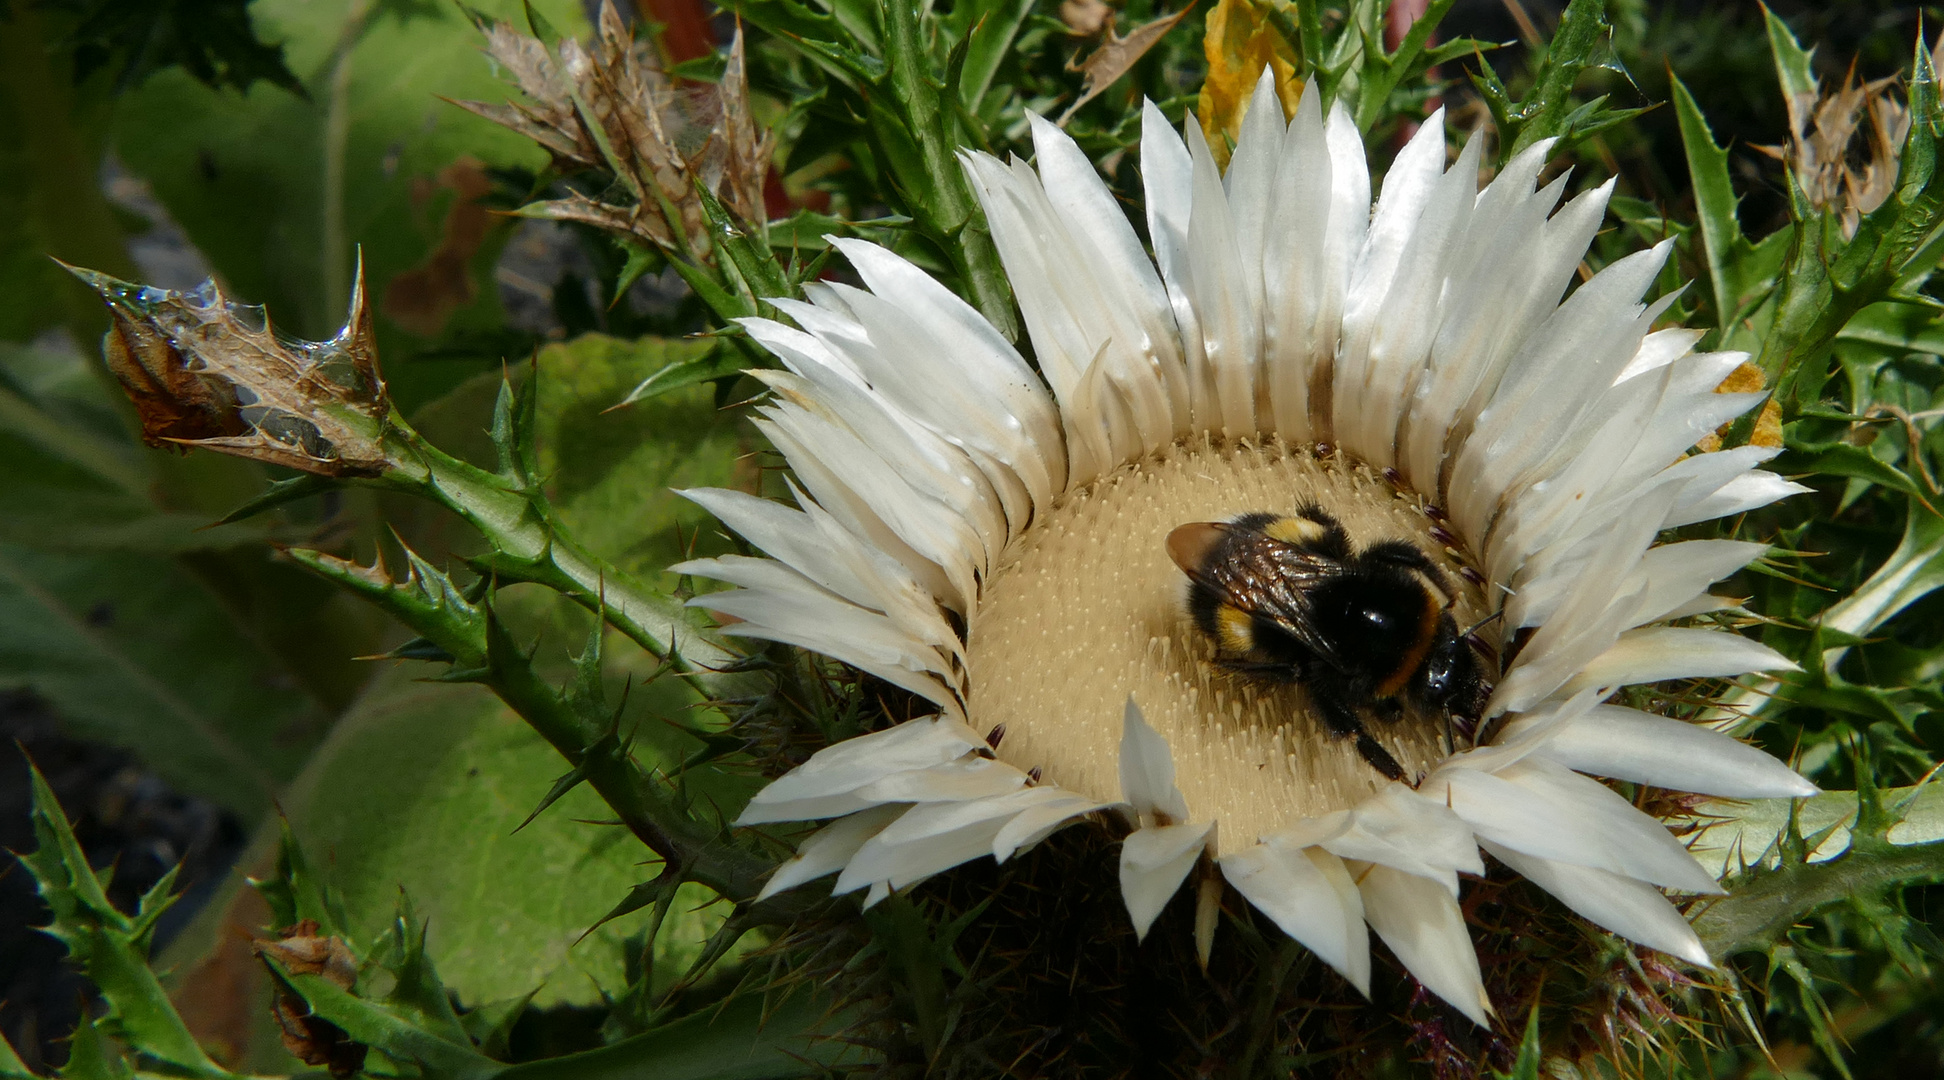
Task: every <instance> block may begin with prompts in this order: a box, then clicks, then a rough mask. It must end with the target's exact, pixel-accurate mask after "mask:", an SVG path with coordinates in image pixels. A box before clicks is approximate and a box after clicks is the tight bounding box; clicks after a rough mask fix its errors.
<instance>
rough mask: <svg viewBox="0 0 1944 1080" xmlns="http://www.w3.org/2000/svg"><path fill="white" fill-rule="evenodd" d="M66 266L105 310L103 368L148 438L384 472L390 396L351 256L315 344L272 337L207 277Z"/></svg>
mask: <svg viewBox="0 0 1944 1080" xmlns="http://www.w3.org/2000/svg"><path fill="white" fill-rule="evenodd" d="M62 265H64V266H65V265H66V264H62ZM67 269H68V270H69V272H71V273H73V274H74V275H75V276H76V277H78V278H80V279H81V280H82V281H83V282H86V283H87V284H88V285H90V286H92V287H93V288H94V289H95V291H96V292H98V293H100V294H101V297H102V299H104V300H106V301H107V303H108V307H109V310H110V311H111V312H112V313H113V315H114V319H115V325H114V328H113V329H112V330H111V331H110V332H109V333H108V335H107V338H106V339H105V341H104V351H105V353H106V357H107V361H108V366H109V369H110V370H111V371H113V372H114V375H115V377H116V379H118V380H119V381H120V382H121V384H122V388H123V390H125V391H126V392H127V394H128V396H129V399H130V400H131V401H133V402H134V404H135V409H136V412H137V414H138V415H139V416H140V417H141V421H142V439H143V441H144V442H147V443H148V444H149V445H150V446H179V447H180V446H201V447H206V448H208V449H211V450H217V451H220V452H222V453H227V454H235V455H237V456H239V457H247V458H253V459H255V460H257V461H263V462H268V463H270V464H273V465H284V466H288V467H290V468H293V469H300V470H302V471H304V472H309V473H317V474H320V475H324V476H375V475H377V474H379V473H382V472H384V471H385V469H386V467H387V461H386V457H385V452H384V448H383V446H382V444H381V442H380V439H379V433H380V431H381V430H382V427H383V423H384V421H385V417H386V415H387V413H388V412H389V410H390V403H389V401H388V399H387V397H386V394H385V383H384V379H383V378H382V377H381V376H380V374H379V371H378V353H377V345H376V343H375V341H374V339H373V337H372V330H371V313H370V310H369V309H368V308H367V307H366V304H365V292H364V268H363V265H362V264H360V266H359V268H358V279H357V281H356V283H355V284H354V286H353V288H352V297H351V312H350V317H349V318H348V319H347V321H346V323H345V326H344V329H343V330H341V331H339V333H338V335H337V336H336V337H335V338H332V339H331V340H329V341H316V342H310V341H289V342H286V341H284V340H282V339H280V338H279V337H278V336H277V335H276V333H275V332H274V331H273V330H272V328H271V326H270V320H269V318H268V317H267V316H266V315H265V314H264V312H263V309H262V308H258V307H251V306H248V305H244V304H237V303H233V302H231V301H230V300H228V299H227V298H225V297H224V296H223V293H222V290H220V289H219V288H217V286H216V284H215V282H213V281H210V282H204V283H203V286H202V288H200V289H198V290H197V291H196V292H194V293H178V292H169V291H167V290H163V289H153V288H146V287H143V286H140V285H135V284H132V283H130V282H126V281H121V280H118V279H116V278H112V277H109V276H108V275H106V274H102V273H98V272H96V271H93V270H85V269H81V268H78V267H72V266H69V267H67Z"/></svg>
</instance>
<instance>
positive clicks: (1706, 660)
mask: <svg viewBox="0 0 1944 1080" xmlns="http://www.w3.org/2000/svg"><path fill="white" fill-rule="evenodd" d="M1795 670H1797V668H1796V664H1795V661H1793V660H1790V659H1789V658H1788V657H1786V656H1783V655H1782V654H1781V653H1779V652H1776V651H1775V650H1774V649H1771V648H1769V647H1768V646H1767V645H1764V644H1762V643H1761V642H1759V641H1755V640H1752V639H1750V638H1745V637H1743V636H1741V635H1740V634H1737V633H1733V632H1732V631H1727V630H1704V629H1701V628H1700V627H1691V626H1647V627H1642V628H1641V629H1638V630H1629V631H1628V632H1626V633H1624V634H1622V635H1620V639H1619V640H1618V641H1616V642H1614V644H1613V645H1612V647H1611V648H1608V649H1607V650H1606V651H1605V652H1603V653H1601V654H1600V655H1599V656H1597V657H1595V658H1594V659H1592V660H1591V661H1589V662H1588V663H1587V665H1586V667H1585V668H1584V669H1582V670H1581V672H1580V673H1579V674H1578V675H1577V676H1575V677H1574V678H1573V679H1572V680H1571V681H1570V682H1568V683H1567V684H1566V689H1567V691H1568V692H1572V691H1574V690H1578V689H1581V688H1584V687H1590V686H1628V685H1632V684H1634V683H1644V682H1660V681H1661V680H1663V679H1699V678H1715V677H1719V678H1726V677H1729V676H1734V675H1746V674H1748V673H1749V672H1753V671H1795Z"/></svg>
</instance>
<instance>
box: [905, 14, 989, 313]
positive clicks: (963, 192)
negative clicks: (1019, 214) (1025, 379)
mask: <svg viewBox="0 0 1944 1080" xmlns="http://www.w3.org/2000/svg"><path fill="white" fill-rule="evenodd" d="M883 11H884V18H885V37H886V38H887V41H886V43H885V44H886V49H885V51H886V53H887V54H888V56H889V59H890V61H891V64H890V66H891V90H892V95H893V97H895V98H896V100H897V102H898V104H899V105H900V106H901V107H902V108H903V110H904V112H905V119H906V121H907V122H908V124H909V127H910V132H911V135H912V137H913V138H915V139H916V140H917V142H918V154H919V157H920V158H921V159H922V161H923V164H924V169H925V174H926V176H927V178H928V179H929V181H930V183H929V184H928V185H927V186H928V187H929V189H930V191H929V195H930V198H924V197H919V198H916V199H914V200H913V201H914V203H915V204H916V205H915V206H914V207H913V210H914V214H915V216H917V217H919V218H921V219H923V220H925V223H926V224H927V225H929V226H931V227H932V228H933V229H934V230H936V231H937V232H938V233H940V234H941V235H940V236H939V239H941V240H944V241H946V242H945V243H943V244H941V245H940V246H941V248H942V249H943V251H944V253H945V255H946V256H947V257H948V258H949V259H951V261H952V269H953V270H954V271H955V272H956V273H957V274H958V276H959V278H960V279H961V280H963V281H964V282H965V283H966V285H967V286H968V287H969V288H970V289H971V291H972V301H973V303H974V305H975V306H977V307H978V309H979V313H980V314H982V315H984V316H985V317H986V318H987V319H988V320H989V321H990V322H991V323H992V324H993V325H994V326H996V327H998V328H999V330H1000V332H1001V333H1003V334H1004V335H1005V336H1006V338H1007V340H1012V339H1015V338H1017V337H1018V336H1019V325H1018V321H1017V320H1016V319H1014V318H1013V301H1012V291H1011V289H1010V288H1009V287H1008V286H1007V284H1006V275H1005V270H1004V268H1003V267H1001V265H1000V263H999V248H998V246H997V245H995V244H994V243H993V242H992V236H991V234H990V233H988V232H987V231H986V226H985V218H984V215H983V213H982V212H981V211H980V210H979V207H978V204H977V203H976V202H975V201H974V200H973V198H972V192H971V190H970V188H969V187H968V186H967V183H966V179H965V173H964V171H963V170H961V169H960V168H959V163H958V159H957V157H955V156H954V154H953V146H952V144H951V143H950V141H948V140H947V138H946V134H945V120H944V116H943V114H942V112H941V110H940V108H939V100H940V95H939V93H938V90H937V89H936V88H935V87H933V86H928V85H926V83H928V82H929V81H930V80H929V76H928V75H927V73H926V72H925V70H924V67H923V64H922V63H921V60H920V58H921V57H922V56H923V55H924V51H923V46H922V44H921V43H920V42H919V40H918V13H917V11H916V9H915V8H914V7H913V6H912V5H910V4H906V3H891V4H886V5H884V8H883Z"/></svg>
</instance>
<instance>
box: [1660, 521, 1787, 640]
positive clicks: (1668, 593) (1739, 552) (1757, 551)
mask: <svg viewBox="0 0 1944 1080" xmlns="http://www.w3.org/2000/svg"><path fill="white" fill-rule="evenodd" d="M1767 550H1768V545H1767V544H1751V543H1746V542H1743V541H1740V540H1688V541H1684V542H1682V543H1678V544H1662V545H1661V546H1659V547H1657V548H1654V549H1653V550H1651V551H1649V552H1647V554H1645V555H1643V556H1641V559H1640V568H1639V570H1638V571H1636V572H1637V573H1638V574H1640V575H1641V576H1643V577H1645V578H1646V579H1647V582H1648V585H1647V591H1646V593H1644V594H1643V595H1642V596H1641V598H1640V613H1639V614H1638V615H1636V616H1634V617H1635V618H1636V619H1638V620H1640V621H1641V622H1642V623H1650V622H1657V621H1659V620H1661V619H1664V618H1668V617H1669V613H1670V612H1673V611H1674V610H1675V609H1677V608H1680V607H1682V606H1684V605H1686V604H1688V603H1690V602H1691V601H1693V600H1694V598H1695V597H1697V596H1700V595H1702V594H1703V593H1705V592H1706V591H1707V588H1708V586H1710V585H1712V584H1714V583H1715V582H1717V581H1720V580H1721V579H1722V578H1725V577H1727V576H1728V575H1729V574H1732V573H1734V572H1735V571H1737V570H1740V569H1741V568H1742V567H1744V566H1747V565H1748V564H1749V563H1752V562H1754V561H1755V560H1756V559H1759V558H1761V557H1762V554H1763V553H1764V552H1766V551H1767Z"/></svg>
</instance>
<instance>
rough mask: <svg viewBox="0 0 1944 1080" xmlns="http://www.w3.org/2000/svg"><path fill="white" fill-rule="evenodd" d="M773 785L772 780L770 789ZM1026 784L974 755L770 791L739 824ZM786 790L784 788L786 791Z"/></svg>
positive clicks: (999, 792) (988, 795)
mask: <svg viewBox="0 0 1944 1080" xmlns="http://www.w3.org/2000/svg"><path fill="white" fill-rule="evenodd" d="M774 786H775V785H771V787H772V788H773V787H774ZM1025 786H1026V774H1025V773H1022V772H1020V771H1019V770H1018V769H1015V768H1013V767H1012V766H1011V765H1007V764H1005V763H1004V762H1001V761H994V760H992V759H990V758H982V757H979V756H977V755H974V754H967V755H966V756H965V757H962V758H959V759H957V760H955V761H948V762H944V763H943V764H939V765H931V766H927V767H925V768H922V769H907V770H905V771H903V772H894V773H891V774H889V775H887V776H883V777H880V778H878V779H875V780H872V781H871V782H870V783H867V784H863V785H861V786H859V787H856V788H853V789H851V790H849V791H844V792H839V793H835V794H819V795H810V796H799V797H794V798H784V797H780V796H777V795H772V794H770V790H769V789H765V790H764V791H763V792H761V793H759V795H760V796H767V797H766V798H763V799H762V802H761V804H760V805H758V804H757V803H755V802H752V803H751V804H750V806H749V807H748V808H747V809H745V810H744V811H743V814H742V817H740V818H739V819H737V824H740V825H755V824H762V823H765V822H772V821H808V820H812V819H815V818H825V817H835V816H837V815H839V814H848V813H852V812H854V811H857V810H862V809H864V808H866V807H871V806H878V805H881V804H884V803H945V802H972V801H979V800H990V799H996V798H1000V797H1003V796H1007V795H1010V794H1012V793H1014V792H1017V791H1019V789H1021V788H1023V787H1025ZM786 794H787V792H786Z"/></svg>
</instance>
